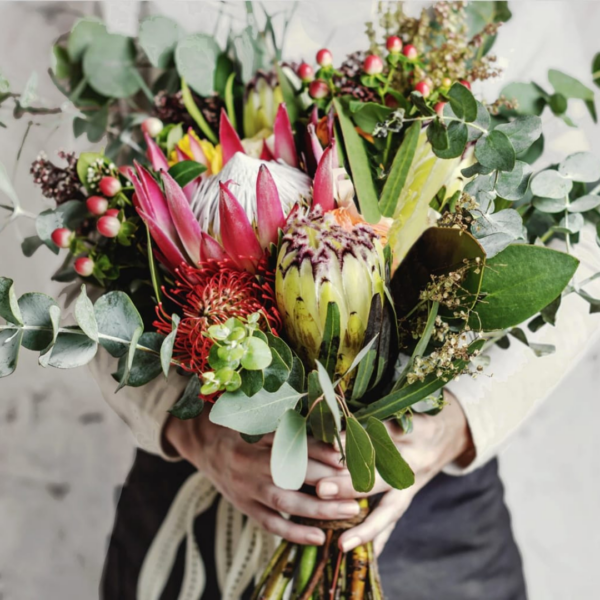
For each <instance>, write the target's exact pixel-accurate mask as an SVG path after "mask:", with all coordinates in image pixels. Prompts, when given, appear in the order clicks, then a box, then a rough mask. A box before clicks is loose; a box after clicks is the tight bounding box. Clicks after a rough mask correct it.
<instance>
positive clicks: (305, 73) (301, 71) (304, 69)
mask: <svg viewBox="0 0 600 600" xmlns="http://www.w3.org/2000/svg"><path fill="white" fill-rule="evenodd" d="M298 77H300V79H302V81H306V82H308V81H312V80H313V79H314V78H315V70H314V69H313V68H312V67H311V66H310V65H309V64H308V63H305V62H303V63H302V64H301V65H300V66H299V67H298Z"/></svg>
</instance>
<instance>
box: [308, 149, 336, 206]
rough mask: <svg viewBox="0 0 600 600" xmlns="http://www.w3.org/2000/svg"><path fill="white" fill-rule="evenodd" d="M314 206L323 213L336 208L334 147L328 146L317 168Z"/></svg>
mask: <svg viewBox="0 0 600 600" xmlns="http://www.w3.org/2000/svg"><path fill="white" fill-rule="evenodd" d="M313 206H320V207H321V208H322V209H323V212H328V211H330V210H333V209H334V208H335V201H334V197H333V147H332V146H328V147H327V149H326V150H325V152H324V153H323V156H322V157H321V160H320V161H319V166H318V167H317V172H316V173H315V179H314V182H313Z"/></svg>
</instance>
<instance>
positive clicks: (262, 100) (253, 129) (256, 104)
mask: <svg viewBox="0 0 600 600" xmlns="http://www.w3.org/2000/svg"><path fill="white" fill-rule="evenodd" d="M282 102H283V94H282V92H281V87H280V86H279V84H278V83H277V78H276V77H275V76H272V75H270V74H267V73H262V72H259V73H258V74H257V75H256V77H255V78H254V79H253V80H252V81H251V82H250V83H249V84H248V86H247V88H246V98H245V102H244V136H245V137H246V138H253V137H254V136H255V135H257V134H259V133H260V132H261V131H264V130H272V129H273V123H274V122H275V116H276V115H277V109H278V108H279V105H280V104H281V103H282Z"/></svg>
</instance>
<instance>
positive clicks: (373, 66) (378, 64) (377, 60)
mask: <svg viewBox="0 0 600 600" xmlns="http://www.w3.org/2000/svg"><path fill="white" fill-rule="evenodd" d="M363 69H364V71H365V73H366V74H367V75H379V73H381V72H382V71H383V61H382V60H381V57H380V56H377V54H369V56H367V58H365V62H364V63H363Z"/></svg>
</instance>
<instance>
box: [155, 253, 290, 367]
mask: <svg viewBox="0 0 600 600" xmlns="http://www.w3.org/2000/svg"><path fill="white" fill-rule="evenodd" d="M176 274H177V280H176V287H175V289H173V290H171V291H170V293H169V297H170V298H171V299H172V300H173V301H174V302H175V303H176V304H178V305H179V306H180V307H181V321H180V323H179V326H178V328H177V335H176V337H175V345H174V347H173V358H174V359H176V360H177V361H179V362H180V364H181V367H182V368H183V369H185V370H186V371H189V372H192V373H198V374H199V375H201V374H202V373H204V372H206V371H209V370H210V367H209V365H208V353H209V352H210V349H211V346H212V344H213V341H212V340H211V339H209V338H208V337H206V336H205V335H203V334H204V333H205V332H206V331H207V330H208V328H209V327H210V326H211V325H218V324H222V323H225V321H227V319H229V318H231V317H237V318H242V319H244V318H246V317H248V316H249V315H251V314H252V313H255V312H261V313H262V314H263V315H264V316H265V320H263V323H262V324H263V327H264V328H267V323H268V328H270V330H271V331H272V332H273V333H279V332H280V331H281V328H282V325H281V317H280V315H279V312H278V311H277V309H276V308H275V294H274V275H273V273H272V272H271V271H270V270H268V268H267V264H266V261H261V263H260V264H259V266H258V268H257V273H256V274H254V275H253V274H252V273H248V272H247V271H240V270H238V269H237V267H236V266H235V264H234V263H233V262H232V261H230V260H221V261H218V260H210V261H206V262H203V263H202V265H201V268H195V267H191V266H189V265H186V264H185V263H183V264H182V265H181V267H180V268H178V269H177V270H176ZM156 313H157V315H158V320H157V321H155V322H154V326H155V327H156V329H157V331H158V332H159V333H162V334H164V335H167V334H169V333H170V332H171V329H172V319H171V316H170V315H169V314H168V313H167V312H166V311H165V310H164V308H163V306H162V303H161V304H160V305H159V306H158V307H157V309H156Z"/></svg>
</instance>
